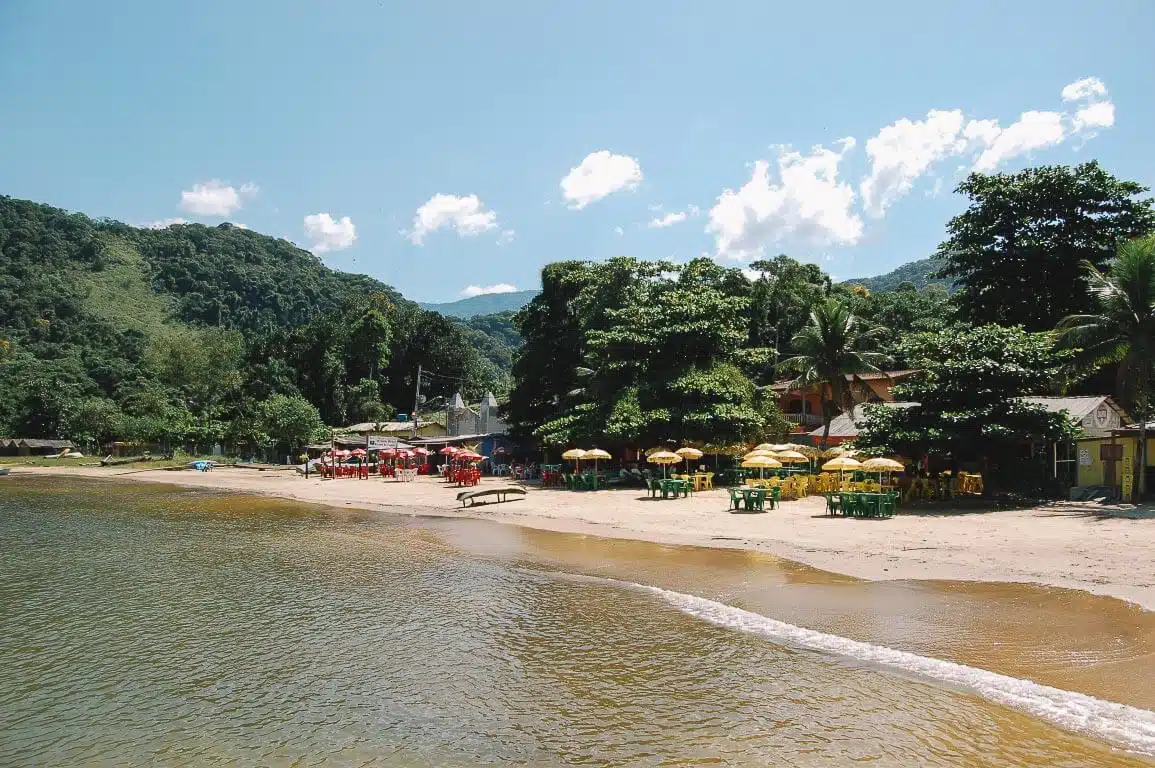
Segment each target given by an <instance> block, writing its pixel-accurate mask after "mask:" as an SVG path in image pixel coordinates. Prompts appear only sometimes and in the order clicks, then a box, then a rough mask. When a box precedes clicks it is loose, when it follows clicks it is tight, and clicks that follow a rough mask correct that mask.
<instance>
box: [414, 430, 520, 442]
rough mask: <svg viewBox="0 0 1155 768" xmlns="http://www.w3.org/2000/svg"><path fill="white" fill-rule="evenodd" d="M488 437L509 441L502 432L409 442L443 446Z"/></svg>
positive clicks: (421, 438)
mask: <svg viewBox="0 0 1155 768" xmlns="http://www.w3.org/2000/svg"><path fill="white" fill-rule="evenodd" d="M487 437H504V438H506V439H508V436H507V435H504V434H502V433H501V432H484V433H482V434H479V435H441V436H440V437H418V438H415V439H413V440H410V441H409V442H411V443H413V444H414V445H441V444H443V443H444V444H449V443H464V442H470V441H473V440H484V439H485V438H487Z"/></svg>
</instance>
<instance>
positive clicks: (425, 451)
mask: <svg viewBox="0 0 1155 768" xmlns="http://www.w3.org/2000/svg"><path fill="white" fill-rule="evenodd" d="M413 453H414V454H416V455H417V456H428V455H429V449H428V448H422V447H421V446H418V447H416V448H414V449H413Z"/></svg>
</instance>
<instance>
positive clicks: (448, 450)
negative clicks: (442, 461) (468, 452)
mask: <svg viewBox="0 0 1155 768" xmlns="http://www.w3.org/2000/svg"><path fill="white" fill-rule="evenodd" d="M460 450H461V449H460V448H458V447H457V446H455V445H447V446H445V447H444V448H442V449H441V450H440V451H438V453H440V454H441V455H442V456H452V455H453V454H455V453H457V452H458V451H460Z"/></svg>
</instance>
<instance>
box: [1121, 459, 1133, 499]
mask: <svg viewBox="0 0 1155 768" xmlns="http://www.w3.org/2000/svg"><path fill="white" fill-rule="evenodd" d="M1134 486H1135V474H1134V471H1133V469H1132V467H1131V462H1127V464H1126V466H1124V467H1123V501H1130V500H1131V489H1132V488H1134Z"/></svg>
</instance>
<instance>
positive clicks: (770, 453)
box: [742, 448, 777, 461]
mask: <svg viewBox="0 0 1155 768" xmlns="http://www.w3.org/2000/svg"><path fill="white" fill-rule="evenodd" d="M758 457H763V458H767V459H775V458H777V456H776V455H775V454H774V452H773V451H765V450H763V451H760V450H758V449H757V448H755V449H754V450H752V451H750V452H749V453H747V454H746V455H745V456H743V457H742V461H747V460H749V459H756V458H758Z"/></svg>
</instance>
